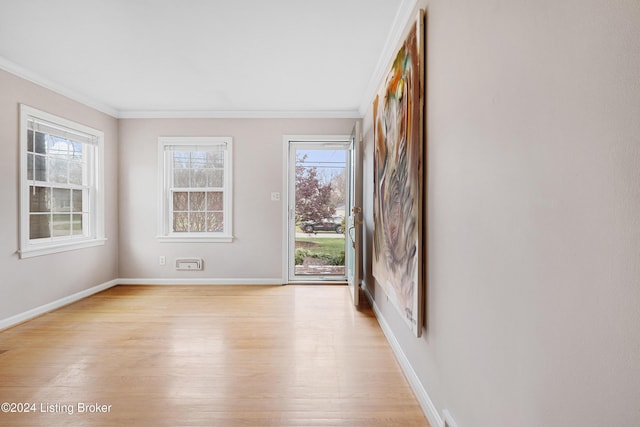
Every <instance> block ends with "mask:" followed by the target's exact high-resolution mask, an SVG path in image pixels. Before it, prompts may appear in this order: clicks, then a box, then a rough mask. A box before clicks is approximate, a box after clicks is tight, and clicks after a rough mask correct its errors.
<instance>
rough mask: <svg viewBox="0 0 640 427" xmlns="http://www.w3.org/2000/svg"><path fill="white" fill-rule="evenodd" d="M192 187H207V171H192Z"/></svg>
mask: <svg viewBox="0 0 640 427" xmlns="http://www.w3.org/2000/svg"><path fill="white" fill-rule="evenodd" d="M191 186H192V187H196V188H202V187H206V186H207V170H206V169H192V170H191Z"/></svg>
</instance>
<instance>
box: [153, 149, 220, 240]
mask: <svg viewBox="0 0 640 427" xmlns="http://www.w3.org/2000/svg"><path fill="white" fill-rule="evenodd" d="M231 154H232V140H231V138H230V137H184V138H176V137H166V138H159V140H158V164H159V165H160V171H159V177H158V180H159V182H160V183H161V184H160V207H159V212H160V216H159V236H158V238H159V239H160V241H169V242H176V241H203V242H230V241H232V239H233V236H232V228H231V224H232V213H231V206H232V201H231V200H232V199H231V195H232V194H231V176H232V174H231V165H232V162H231Z"/></svg>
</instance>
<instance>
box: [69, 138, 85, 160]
mask: <svg viewBox="0 0 640 427" xmlns="http://www.w3.org/2000/svg"><path fill="white" fill-rule="evenodd" d="M69 148H70V150H71V151H70V152H69V156H70V157H69V158H70V159H71V160H82V144H81V143H79V142H73V141H72V142H71V146H70V147H69Z"/></svg>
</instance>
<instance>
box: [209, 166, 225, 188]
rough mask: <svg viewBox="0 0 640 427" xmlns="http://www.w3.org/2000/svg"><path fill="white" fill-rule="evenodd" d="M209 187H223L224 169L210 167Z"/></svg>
mask: <svg viewBox="0 0 640 427" xmlns="http://www.w3.org/2000/svg"><path fill="white" fill-rule="evenodd" d="M208 181H209V187H224V170H221V169H212V170H210V171H208Z"/></svg>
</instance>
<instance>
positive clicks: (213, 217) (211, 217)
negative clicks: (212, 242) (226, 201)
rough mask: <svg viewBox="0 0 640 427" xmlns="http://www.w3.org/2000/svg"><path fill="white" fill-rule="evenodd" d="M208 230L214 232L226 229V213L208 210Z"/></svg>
mask: <svg viewBox="0 0 640 427" xmlns="http://www.w3.org/2000/svg"><path fill="white" fill-rule="evenodd" d="M207 231H209V232H212V233H220V232H223V231H224V215H223V214H222V212H207Z"/></svg>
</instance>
